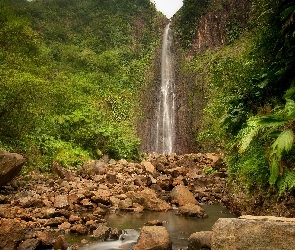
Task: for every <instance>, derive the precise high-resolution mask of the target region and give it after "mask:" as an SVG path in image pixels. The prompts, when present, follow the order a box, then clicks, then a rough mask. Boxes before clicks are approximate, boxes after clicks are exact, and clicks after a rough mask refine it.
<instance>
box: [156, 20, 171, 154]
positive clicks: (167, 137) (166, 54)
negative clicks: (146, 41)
mask: <svg viewBox="0 0 295 250" xmlns="http://www.w3.org/2000/svg"><path fill="white" fill-rule="evenodd" d="M172 43H173V35H172V31H171V29H170V24H168V25H167V26H166V28H165V31H164V35H163V44H162V58H161V91H160V93H159V105H158V109H157V116H156V117H157V118H156V119H157V121H156V122H157V123H156V152H157V153H161V154H170V153H172V152H173V144H174V137H175V135H174V134H175V132H174V131H175V124H174V123H175V121H174V120H175V92H174V88H175V87H174V66H173V60H174V59H173V53H172V51H171V48H172Z"/></svg>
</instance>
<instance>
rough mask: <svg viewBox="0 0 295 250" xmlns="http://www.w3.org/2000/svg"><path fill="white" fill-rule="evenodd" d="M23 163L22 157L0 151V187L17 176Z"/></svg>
mask: <svg viewBox="0 0 295 250" xmlns="http://www.w3.org/2000/svg"><path fill="white" fill-rule="evenodd" d="M25 162H26V161H25V159H24V157H23V156H21V155H19V154H16V153H9V152H7V151H5V150H2V149H0V186H3V185H6V184H7V183H8V182H10V181H11V180H12V179H13V178H14V177H15V176H17V175H18V174H19V173H20V171H21V169H22V167H23V165H24V164H25Z"/></svg>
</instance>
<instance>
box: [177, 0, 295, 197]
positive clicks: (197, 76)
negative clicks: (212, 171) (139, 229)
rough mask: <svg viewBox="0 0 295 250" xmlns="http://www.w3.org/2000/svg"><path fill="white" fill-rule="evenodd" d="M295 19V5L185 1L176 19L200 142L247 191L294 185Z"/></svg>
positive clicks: (283, 0)
mask: <svg viewBox="0 0 295 250" xmlns="http://www.w3.org/2000/svg"><path fill="white" fill-rule="evenodd" d="M201 2H202V3H201ZM205 6H206V8H205ZM204 8H205V9H204ZM188 13H190V15H189V18H188V17H187V15H188ZM294 18H295V1H293V0H271V1H265V0H252V1H250V0H249V1H247V0H244V1H239V2H237V1H232V0H215V1H207V0H206V1H190V0H185V1H184V6H183V8H182V9H181V10H180V11H179V12H178V13H177V15H176V16H175V18H174V27H175V30H176V34H177V39H178V41H179V47H180V48H181V49H182V54H181V55H180V61H181V63H180V64H181V67H180V69H179V72H178V75H183V78H185V75H187V76H190V78H189V79H190V81H188V79H186V81H187V82H189V84H191V89H199V91H198V92H194V93H192V97H190V99H188V101H190V105H191V106H190V108H191V109H192V110H193V112H192V115H195V114H198V116H196V118H195V123H194V124H195V125H194V128H193V130H194V131H197V133H196V140H197V142H198V144H199V147H200V148H202V149H203V150H204V151H208V150H210V151H211V150H216V151H218V152H220V153H223V154H225V158H226V161H227V166H228V171H229V174H230V177H231V181H232V183H233V184H234V185H235V186H239V187H241V188H243V189H244V190H246V192H250V193H251V192H253V191H254V190H257V189H261V188H262V189H264V190H272V192H273V191H274V192H275V193H278V194H279V195H282V194H284V193H286V192H288V191H292V190H294V187H295V168H294V167H295V165H294V157H295V147H294V132H295V127H294V118H295V115H294V114H295V102H294V101H295V98H294V93H295V92H294V83H295V71H294V68H295V60H294V56H295V54H294V53H295V22H294V21H295V20H294ZM192 76H193V77H192ZM200 99H201V100H202V101H200ZM196 100H198V101H196ZM200 120H201V122H200Z"/></svg>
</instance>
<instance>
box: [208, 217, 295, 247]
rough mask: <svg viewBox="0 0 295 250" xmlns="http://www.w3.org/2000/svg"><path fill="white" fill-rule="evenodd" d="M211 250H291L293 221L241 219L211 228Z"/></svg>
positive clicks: (220, 222) (294, 240)
mask: <svg viewBox="0 0 295 250" xmlns="http://www.w3.org/2000/svg"><path fill="white" fill-rule="evenodd" d="M212 230H213V235H212V250H237V249H241V250H254V249H255V250H265V249H267V250H291V249H295V218H283V217H273V216H249V215H247V216H241V217H239V218H226V219H219V220H218V221H217V222H216V223H215V224H214V226H213V228H212Z"/></svg>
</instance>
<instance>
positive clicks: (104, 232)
mask: <svg viewBox="0 0 295 250" xmlns="http://www.w3.org/2000/svg"><path fill="white" fill-rule="evenodd" d="M111 230H112V229H111V228H110V227H107V226H105V225H99V226H98V227H97V228H96V229H95V230H94V231H93V237H94V238H95V239H96V240H102V241H104V240H107V239H108V238H109V236H110V233H111Z"/></svg>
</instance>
